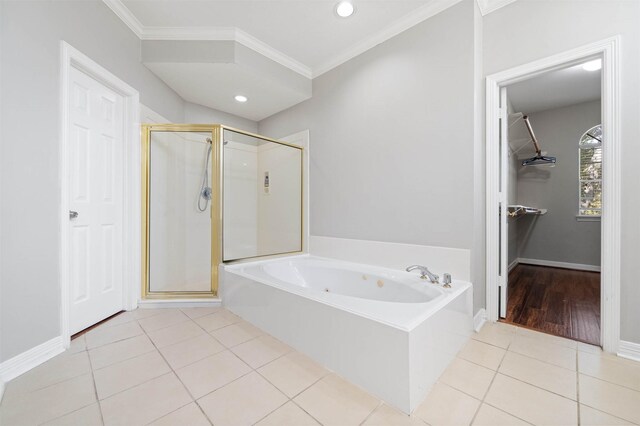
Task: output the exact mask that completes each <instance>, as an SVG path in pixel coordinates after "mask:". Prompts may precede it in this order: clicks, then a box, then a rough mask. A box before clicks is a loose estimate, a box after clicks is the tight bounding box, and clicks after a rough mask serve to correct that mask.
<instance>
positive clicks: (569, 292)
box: [505, 264, 600, 345]
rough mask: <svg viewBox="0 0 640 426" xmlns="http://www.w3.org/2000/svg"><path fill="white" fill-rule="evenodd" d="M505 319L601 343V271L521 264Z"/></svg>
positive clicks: (511, 284)
mask: <svg viewBox="0 0 640 426" xmlns="http://www.w3.org/2000/svg"><path fill="white" fill-rule="evenodd" d="M508 298H509V300H508V303H507V317H506V318H505V322H510V323H514V324H518V325H521V326H524V327H528V328H532V329H535V330H538V331H542V332H544V333H549V334H554V335H556V336H562V337H567V338H570V339H574V340H579V341H582V342H586V343H591V344H594V345H600V273H599V272H586V271H575V270H571V269H561V268H550V267H546V266H534V265H523V264H520V265H518V266H516V267H515V268H513V269H512V270H511V272H510V273H509V291H508Z"/></svg>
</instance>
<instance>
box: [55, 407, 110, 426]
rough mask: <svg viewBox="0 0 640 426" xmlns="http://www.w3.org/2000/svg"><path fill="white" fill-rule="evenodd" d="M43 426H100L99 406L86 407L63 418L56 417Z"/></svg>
mask: <svg viewBox="0 0 640 426" xmlns="http://www.w3.org/2000/svg"><path fill="white" fill-rule="evenodd" d="M44 425H45V426H101V425H102V413H100V405H98V403H97V402H96V403H95V404H91V405H88V406H86V407H84V408H81V409H79V410H76V411H74V412H72V413H69V414H67V415H65V416H62V417H58V418H57V419H55V420H51V421H50V422H47V423H45V424H44Z"/></svg>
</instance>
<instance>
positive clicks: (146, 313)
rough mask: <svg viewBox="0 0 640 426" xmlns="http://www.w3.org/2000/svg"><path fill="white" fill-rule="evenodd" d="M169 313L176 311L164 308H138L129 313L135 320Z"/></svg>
mask: <svg viewBox="0 0 640 426" xmlns="http://www.w3.org/2000/svg"><path fill="white" fill-rule="evenodd" d="M168 311H175V309H164V308H138V309H135V310H133V311H128V312H129V314H131V315H132V316H133V317H134V318H135V319H138V320H141V319H143V318H149V317H152V316H154V315H159V314H162V313H167V312H168Z"/></svg>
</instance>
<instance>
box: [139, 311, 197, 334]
mask: <svg viewBox="0 0 640 426" xmlns="http://www.w3.org/2000/svg"><path fill="white" fill-rule="evenodd" d="M184 321H189V317H188V316H186V315H185V314H183V313H182V311H180V310H170V311H166V312H162V313H160V314H158V315H153V316H151V317H148V318H143V319H141V320H138V323H140V327H142V328H143V329H144V331H146V332H147V333H151V332H152V331H156V330H160V329H163V328H165V327H169V326H171V325H175V324H178V323H181V322H184Z"/></svg>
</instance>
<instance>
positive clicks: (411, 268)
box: [407, 265, 440, 284]
mask: <svg viewBox="0 0 640 426" xmlns="http://www.w3.org/2000/svg"><path fill="white" fill-rule="evenodd" d="M416 269H417V270H419V271H420V278H422V279H423V280H426V279H427V278H428V279H429V281H431V282H432V283H434V284H437V283H438V280H439V279H440V277H438V276H437V275H436V274H433V273H431V271H429V270H428V269H427V267H426V266H420V265H411V266H409V267H408V268H407V272H411V271H415V270H416Z"/></svg>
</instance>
